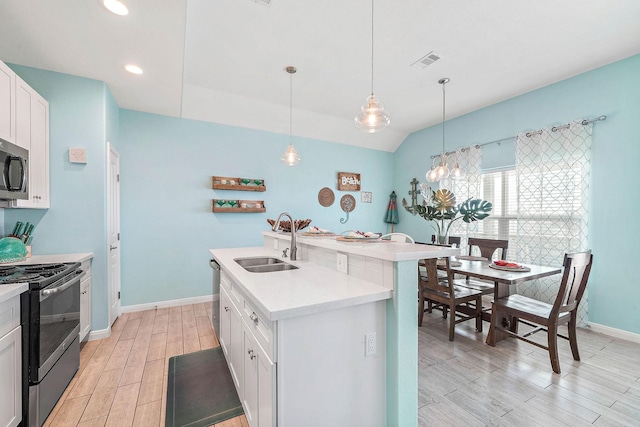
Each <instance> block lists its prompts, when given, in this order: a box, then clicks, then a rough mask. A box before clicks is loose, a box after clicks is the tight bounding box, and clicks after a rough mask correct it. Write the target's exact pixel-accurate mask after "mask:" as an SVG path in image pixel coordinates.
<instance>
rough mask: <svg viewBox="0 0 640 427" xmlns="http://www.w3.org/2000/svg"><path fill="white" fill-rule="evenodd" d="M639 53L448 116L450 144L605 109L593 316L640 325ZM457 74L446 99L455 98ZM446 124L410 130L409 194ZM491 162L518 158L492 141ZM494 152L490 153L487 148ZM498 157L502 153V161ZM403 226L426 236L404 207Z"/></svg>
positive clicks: (594, 207)
mask: <svg viewBox="0 0 640 427" xmlns="http://www.w3.org/2000/svg"><path fill="white" fill-rule="evenodd" d="M638 76H640V56H634V57H631V58H628V59H626V60H623V61H619V62H616V63H614V64H611V65H608V66H605V67H602V68H599V69H596V70H593V71H590V72H587V73H584V74H581V75H578V76H576V77H573V78H570V79H567V80H563V81H561V82H558V83H556V84H553V85H550V86H547V87H544V88H542V89H539V90H536V91H533V92H530V93H527V94H525V95H522V96H518V97H515V98H512V99H509V100H507V101H504V102H501V103H499V104H495V105H492V106H490V107H487V108H483V109H481V110H478V111H475V112H473V113H470V114H467V115H465V116H462V117H458V118H456V119H454V120H450V121H448V122H447V124H446V146H447V149H452V148H456V147H462V146H468V145H472V144H476V143H483V142H489V141H494V140H498V139H501V138H505V137H509V136H513V135H515V134H517V133H518V132H521V131H525V130H535V129H539V128H542V127H547V126H552V125H558V124H564V123H566V122H568V121H570V120H573V119H578V118H592V117H597V116H600V115H602V114H605V115H607V117H608V118H607V120H606V121H604V122H597V123H595V124H594V127H593V129H594V130H593V147H592V163H591V164H592V174H591V178H592V185H591V207H590V216H589V243H590V247H591V248H592V250H593V253H594V266H593V270H592V273H591V279H590V281H589V321H590V322H593V323H598V324H602V325H606V326H609V327H613V328H618V329H622V330H626V331H630V332H634V333H640V320H639V319H640V280H638V278H637V275H636V274H634V271H635V268H634V267H635V263H636V262H637V260H636V255H637V242H636V240H637V239H636V237H637V236H639V235H640V221H638V219H637V212H639V211H640V191H639V190H638V184H637V183H638V182H639V181H640V168H639V167H638V164H640V144H639V143H638V139H639V137H640V120H639V117H640V80H639V79H638ZM454 93H455V82H451V84H450V86H449V87H448V90H447V102H455V95H454ZM441 131H442V129H441V127H440V126H434V127H431V128H428V129H424V130H421V131H419V132H415V133H413V134H411V135H410V136H409V137H408V138H407V139H406V140H405V141H404V143H403V144H402V145H401V147H400V148H399V149H398V150H397V151H396V153H395V156H394V165H395V168H394V170H395V174H394V185H395V188H396V191H397V192H398V193H399V194H406V191H408V190H409V182H410V181H411V179H412V178H413V177H416V178H417V179H418V180H419V181H421V182H425V178H424V174H425V172H426V170H427V169H428V168H429V166H430V165H431V160H430V159H429V157H430V156H431V155H432V154H437V153H438V152H439V151H440V150H441V144H442V139H441V138H442V133H441ZM488 150H491V154H490V156H491V157H494V158H493V159H492V164H491V166H494V167H495V166H500V165H501V163H502V165H504V166H508V165H509V164H513V158H514V156H513V144H512V143H510V142H506V143H502V144H501V145H499V146H498V145H491V146H488V147H487V151H488ZM487 155H488V156H489V154H487ZM496 159H501V160H500V161H496ZM398 230H400V231H404V232H407V233H409V234H411V235H413V236H414V237H415V238H416V239H426V238H427V236H430V235H431V234H432V230H431V228H430V227H429V225H428V224H427V222H425V221H424V220H423V219H422V218H420V217H413V216H411V215H410V214H409V213H408V212H406V211H405V210H402V212H400V224H399V226H398Z"/></svg>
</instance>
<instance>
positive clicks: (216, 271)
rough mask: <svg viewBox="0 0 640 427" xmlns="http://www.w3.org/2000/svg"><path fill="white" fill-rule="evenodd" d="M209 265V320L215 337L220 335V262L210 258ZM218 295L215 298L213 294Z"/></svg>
mask: <svg viewBox="0 0 640 427" xmlns="http://www.w3.org/2000/svg"><path fill="white" fill-rule="evenodd" d="M209 265H210V266H211V270H212V271H213V290H212V295H213V297H214V299H213V305H212V311H211V313H212V315H211V322H212V324H213V330H214V331H216V337H219V336H220V298H219V296H220V264H218V263H217V262H216V260H214V259H212V260H210V261H209ZM216 295H218V299H215V296H216Z"/></svg>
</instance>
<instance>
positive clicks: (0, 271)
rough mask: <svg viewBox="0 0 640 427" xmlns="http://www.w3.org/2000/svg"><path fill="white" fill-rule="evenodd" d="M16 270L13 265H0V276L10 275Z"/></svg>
mask: <svg viewBox="0 0 640 427" xmlns="http://www.w3.org/2000/svg"><path fill="white" fill-rule="evenodd" d="M17 271H19V270H18V268H17V267H15V266H7V267H0V276H11V275H12V274H13V273H16V272H17Z"/></svg>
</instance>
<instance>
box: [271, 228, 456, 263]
mask: <svg viewBox="0 0 640 427" xmlns="http://www.w3.org/2000/svg"><path fill="white" fill-rule="evenodd" d="M262 235H263V237H271V238H275V239H281V240H286V241H289V240H290V239H291V234H290V233H287V234H285V233H276V232H274V231H262ZM296 241H297V242H298V244H304V245H308V246H315V247H319V248H325V249H331V250H335V251H337V252H346V253H351V254H354V255H363V256H367V257H371V258H377V259H382V260H385V261H393V262H400V261H415V260H419V259H424V258H439V257H444V256H456V255H460V249H459V248H449V247H443V246H433V245H422V244H413V243H396V242H386V241H384V242H383V241H376V242H364V241H363V242H357V241H354V242H339V241H337V240H336V239H335V236H334V237H306V236H302V235H296Z"/></svg>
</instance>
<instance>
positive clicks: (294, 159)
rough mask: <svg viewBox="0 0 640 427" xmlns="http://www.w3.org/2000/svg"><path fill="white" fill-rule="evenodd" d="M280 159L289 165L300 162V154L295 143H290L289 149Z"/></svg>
mask: <svg viewBox="0 0 640 427" xmlns="http://www.w3.org/2000/svg"><path fill="white" fill-rule="evenodd" d="M280 160H282V163H284V164H285V165H288V166H295V165H297V164H298V163H300V156H299V155H298V152H297V151H296V149H295V148H293V144H289V148H287V151H285V152H284V154H283V155H282V157H281V158H280Z"/></svg>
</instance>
